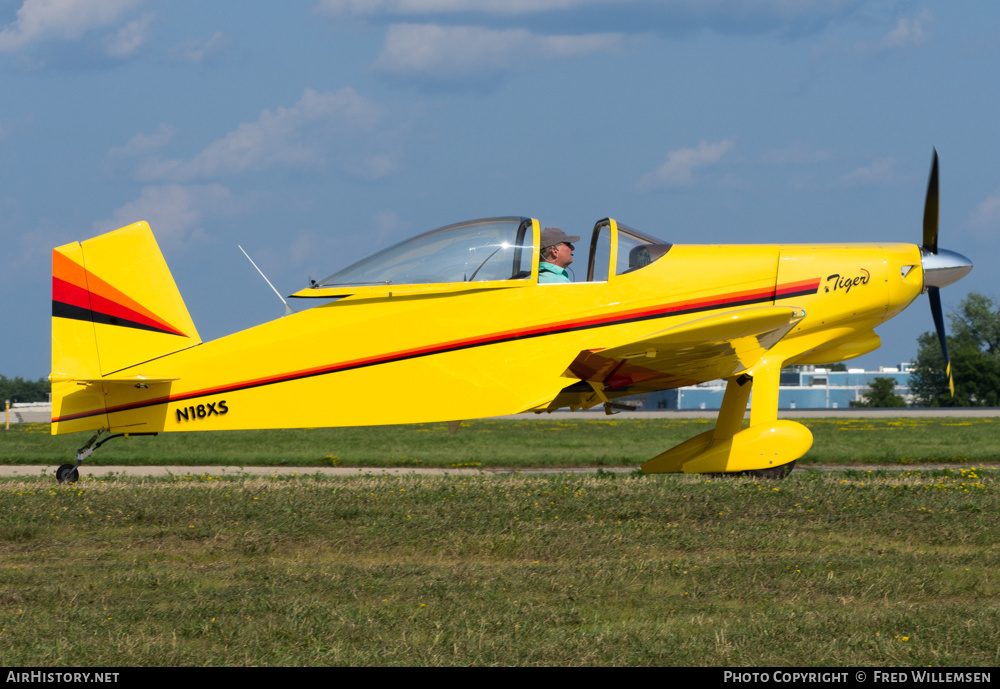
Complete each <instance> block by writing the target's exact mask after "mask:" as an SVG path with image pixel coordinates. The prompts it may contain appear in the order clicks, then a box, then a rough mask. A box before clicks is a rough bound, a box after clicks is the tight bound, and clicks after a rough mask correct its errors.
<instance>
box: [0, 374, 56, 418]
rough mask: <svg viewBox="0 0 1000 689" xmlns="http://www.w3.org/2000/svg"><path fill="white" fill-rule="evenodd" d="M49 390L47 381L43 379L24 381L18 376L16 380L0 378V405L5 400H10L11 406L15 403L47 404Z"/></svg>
mask: <svg viewBox="0 0 1000 689" xmlns="http://www.w3.org/2000/svg"><path fill="white" fill-rule="evenodd" d="M49 390H50V387H49V381H48V380H46V379H45V378H39V379H38V380H25V379H24V378H21V377H20V376H18V377H16V378H8V377H7V376H0V405H2V404H3V403H4V401H5V400H10V403H11V404H14V403H15V402H48V401H49ZM0 410H2V407H0Z"/></svg>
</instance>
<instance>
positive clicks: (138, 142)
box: [108, 123, 175, 156]
mask: <svg viewBox="0 0 1000 689" xmlns="http://www.w3.org/2000/svg"><path fill="white" fill-rule="evenodd" d="M174 133H175V130H174V128H173V127H171V126H170V125H169V124H166V123H164V124H161V125H160V126H159V127H157V128H156V131H155V132H153V133H152V134H143V133H142V132H139V133H138V134H136V135H135V136H133V137H132V139H131V140H130V141H129V142H128V143H127V144H125V145H124V146H122V147H120V148H113V149H111V151H109V153H108V155H111V156H134V155H140V154H142V153H148V152H149V151H155V150H156V149H158V148H162V147H164V146H166V145H167V144H168V143H170V140H171V139H172V138H174Z"/></svg>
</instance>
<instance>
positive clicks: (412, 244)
mask: <svg viewBox="0 0 1000 689" xmlns="http://www.w3.org/2000/svg"><path fill="white" fill-rule="evenodd" d="M532 239H533V238H532V223H531V219H530V218H520V217H505V218H487V219H482V220H470V221H467V222H462V223H457V224H455V225H448V226H447V227H442V228H440V229H437V230H431V231H430V232H425V233H424V234H421V235H417V236H416V237H412V238H410V239H407V240H405V241H402V242H400V243H399V244H395V245H393V246H390V247H389V248H387V249H383V250H382V251H379V252H378V253H375V254H372V255H371V256H368V257H367V258H363V259H361V260H360V261H358V262H357V263H353V264H351V265H349V266H347V267H346V268H344V269H342V270H338V271H337V272H336V273H334V274H332V275H330V276H328V277H325V278H323V279H322V280H320V281H318V282H317V283H316V284H315V285H313V288H314V289H322V288H328V287H345V286H353V285H358V286H363V285H422V284H433V283H448V282H491V281H498V280H525V279H527V278H529V277H531V258H532Z"/></svg>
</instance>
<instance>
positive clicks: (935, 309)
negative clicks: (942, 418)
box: [927, 287, 955, 397]
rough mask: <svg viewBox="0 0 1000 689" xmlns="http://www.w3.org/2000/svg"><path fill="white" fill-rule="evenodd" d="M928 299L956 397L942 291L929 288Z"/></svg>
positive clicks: (946, 372)
mask: <svg viewBox="0 0 1000 689" xmlns="http://www.w3.org/2000/svg"><path fill="white" fill-rule="evenodd" d="M927 298H928V299H930V302H931V315H932V316H933V317H934V328H935V329H936V330H937V336H938V341H939V342H940V343H941V354H942V355H943V356H944V372H945V375H946V376H948V389H949V390H951V396H952V397H954V396H955V379H954V378H953V377H952V375H951V359H949V358H948V340H947V338H946V337H945V332H944V314H943V313H942V312H941V290H940V289H938V288H937V287H928V288H927Z"/></svg>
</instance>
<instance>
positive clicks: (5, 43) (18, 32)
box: [0, 0, 142, 53]
mask: <svg viewBox="0 0 1000 689" xmlns="http://www.w3.org/2000/svg"><path fill="white" fill-rule="evenodd" d="M141 1H142V0H24V3H23V4H22V5H21V8H20V9H19V10H18V11H17V18H16V19H15V20H14V21H13V22H11V23H9V24H7V25H6V26H4V27H3V28H2V29H0V52H5V53H12V52H15V51H17V50H21V49H22V48H25V47H27V46H29V45H31V44H33V43H37V42H39V41H44V40H49V39H63V40H77V39H79V38H80V37H81V36H83V34H85V33H87V32H88V31H92V30H95V29H103V28H106V27H108V26H112V25H114V24H115V23H116V22H117V21H118V20H119V19H120V18H121V16H122V15H123V14H124V13H125V12H127V11H128V10H130V9H132V8H133V7H135V6H137V5H138V4H139V3H140V2H141Z"/></svg>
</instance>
